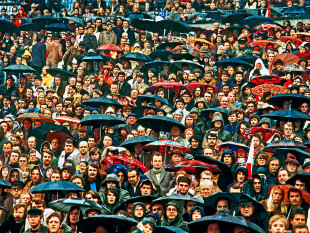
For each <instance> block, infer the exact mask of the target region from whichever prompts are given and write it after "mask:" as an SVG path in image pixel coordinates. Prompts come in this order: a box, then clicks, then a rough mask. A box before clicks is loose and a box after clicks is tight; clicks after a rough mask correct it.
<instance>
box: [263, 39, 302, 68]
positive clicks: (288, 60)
mask: <svg viewBox="0 0 310 233" xmlns="http://www.w3.org/2000/svg"><path fill="white" fill-rule="evenodd" d="M283 37H284V36H283ZM286 37H287V36H286ZM277 60H281V61H282V62H283V64H284V65H291V64H294V63H298V61H299V57H297V56H295V55H292V54H290V53H282V54H277V55H276V56H275V57H274V58H273V59H272V61H271V63H270V65H269V73H270V74H271V72H272V70H273V69H275V68H276V66H275V65H274V62H275V61H277Z"/></svg>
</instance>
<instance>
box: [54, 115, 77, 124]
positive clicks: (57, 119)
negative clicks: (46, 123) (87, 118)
mask: <svg viewBox="0 0 310 233" xmlns="http://www.w3.org/2000/svg"><path fill="white" fill-rule="evenodd" d="M54 120H55V121H57V122H59V123H61V124H62V123H64V122H65V121H69V122H71V123H80V121H81V120H80V119H79V118H75V117H68V116H66V117H63V116H62V117H56V118H54Z"/></svg>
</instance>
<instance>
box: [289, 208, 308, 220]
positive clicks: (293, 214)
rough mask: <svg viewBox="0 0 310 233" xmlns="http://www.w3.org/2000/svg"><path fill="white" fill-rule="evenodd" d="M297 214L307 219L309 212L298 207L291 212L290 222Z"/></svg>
mask: <svg viewBox="0 0 310 233" xmlns="http://www.w3.org/2000/svg"><path fill="white" fill-rule="evenodd" d="M297 214H301V215H304V216H305V217H306V218H307V212H306V211H305V210H304V209H303V208H302V207H296V208H292V210H291V214H290V220H293V219H294V217H295V215H297Z"/></svg>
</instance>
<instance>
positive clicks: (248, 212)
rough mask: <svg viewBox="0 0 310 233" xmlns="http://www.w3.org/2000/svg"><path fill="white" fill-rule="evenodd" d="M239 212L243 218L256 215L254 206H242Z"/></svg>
mask: <svg viewBox="0 0 310 233" xmlns="http://www.w3.org/2000/svg"><path fill="white" fill-rule="evenodd" d="M239 210H240V213H241V216H242V217H244V218H250V217H252V215H253V213H254V206H253V204H246V205H240V206H239Z"/></svg>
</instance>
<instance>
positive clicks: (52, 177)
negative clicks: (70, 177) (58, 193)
mask: <svg viewBox="0 0 310 233" xmlns="http://www.w3.org/2000/svg"><path fill="white" fill-rule="evenodd" d="M56 180H60V174H59V173H52V175H51V181H56ZM72 183H73V182H72Z"/></svg>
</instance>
